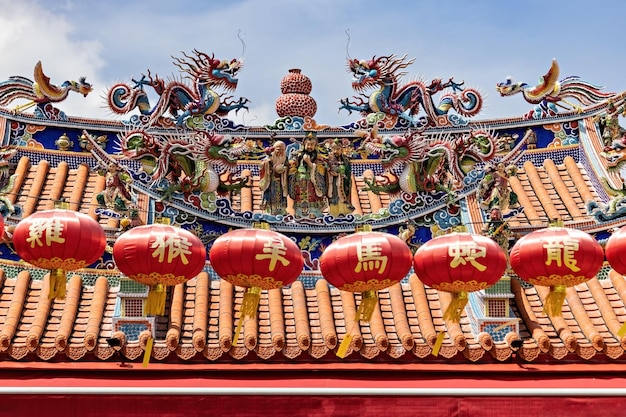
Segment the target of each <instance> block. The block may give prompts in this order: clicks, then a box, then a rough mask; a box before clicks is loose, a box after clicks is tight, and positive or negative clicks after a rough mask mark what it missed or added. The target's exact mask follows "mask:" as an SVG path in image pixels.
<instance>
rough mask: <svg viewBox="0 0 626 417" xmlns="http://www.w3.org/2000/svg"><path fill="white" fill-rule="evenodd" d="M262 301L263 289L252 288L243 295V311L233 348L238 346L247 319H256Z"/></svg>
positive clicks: (241, 311)
mask: <svg viewBox="0 0 626 417" xmlns="http://www.w3.org/2000/svg"><path fill="white" fill-rule="evenodd" d="M260 299H261V287H250V288H248V291H246V293H245V294H244V295H243V300H242V302H241V310H240V315H239V321H238V323H237V330H235V337H234V338H233V346H236V345H237V341H238V340H239V334H240V333H241V327H242V326H243V322H244V320H245V319H246V318H247V317H250V318H254V317H256V311H257V309H258V307H259V300H260Z"/></svg>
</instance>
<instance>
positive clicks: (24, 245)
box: [13, 209, 106, 300]
mask: <svg viewBox="0 0 626 417" xmlns="http://www.w3.org/2000/svg"><path fill="white" fill-rule="evenodd" d="M13 246H14V247H15V251H16V252H17V253H18V255H20V257H21V258H22V259H23V260H24V261H26V262H28V263H30V264H32V265H34V266H36V267H39V268H44V269H49V270H50V293H49V295H48V296H49V298H50V299H51V300H52V299H57V298H59V299H61V298H65V286H66V280H67V279H66V271H73V270H76V269H80V268H85V267H87V266H89V265H90V264H92V263H94V262H95V261H97V260H98V258H100V257H101V256H102V254H103V253H104V248H105V247H106V236H105V234H104V230H103V229H102V227H101V226H100V224H99V223H98V222H97V221H95V220H94V219H92V218H91V217H89V216H88V215H86V214H83V213H79V212H76V211H72V210H62V209H54V210H44V211H40V212H36V213H33V214H31V215H30V216H28V217H26V218H25V219H23V220H22V221H20V222H19V223H18V224H17V226H16V227H15V230H14V231H13Z"/></svg>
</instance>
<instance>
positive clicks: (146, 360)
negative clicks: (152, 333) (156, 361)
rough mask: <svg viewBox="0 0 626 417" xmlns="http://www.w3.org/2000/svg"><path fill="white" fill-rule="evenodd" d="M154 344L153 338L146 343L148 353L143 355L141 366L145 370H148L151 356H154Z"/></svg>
mask: <svg viewBox="0 0 626 417" xmlns="http://www.w3.org/2000/svg"><path fill="white" fill-rule="evenodd" d="M153 342H154V340H153V339H152V338H151V337H150V338H148V341H147V342H146V351H145V353H144V354H143V363H142V364H141V365H142V366H143V367H144V368H147V367H148V364H149V363H150V356H151V355H152V344H153Z"/></svg>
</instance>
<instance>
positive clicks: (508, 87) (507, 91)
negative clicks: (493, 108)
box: [496, 77, 528, 97]
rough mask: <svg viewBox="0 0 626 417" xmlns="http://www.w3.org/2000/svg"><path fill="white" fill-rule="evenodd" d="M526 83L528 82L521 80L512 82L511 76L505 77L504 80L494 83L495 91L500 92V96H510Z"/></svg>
mask: <svg viewBox="0 0 626 417" xmlns="http://www.w3.org/2000/svg"><path fill="white" fill-rule="evenodd" d="M527 85H528V84H526V83H522V82H517V83H514V82H513V79H512V78H511V77H507V78H506V81H505V82H502V83H498V84H497V85H496V91H498V93H500V96H501V97H504V96H512V95H513V94H517V93H519V92H521V91H522V90H523V89H524V87H526V86H527Z"/></svg>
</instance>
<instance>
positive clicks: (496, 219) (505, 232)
mask: <svg viewBox="0 0 626 417" xmlns="http://www.w3.org/2000/svg"><path fill="white" fill-rule="evenodd" d="M508 223H509V222H508V220H505V219H504V218H503V217H502V212H501V211H500V209H499V208H498V207H493V208H492V209H491V210H490V211H489V220H488V222H487V223H486V224H485V226H484V227H483V235H485V236H488V237H490V238H491V239H493V240H494V241H495V242H496V243H497V244H498V246H500V247H501V248H502V251H503V252H504V256H505V257H506V264H507V268H508V267H509V266H510V263H509V239H510V238H511V228H510V227H509V224H508Z"/></svg>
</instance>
